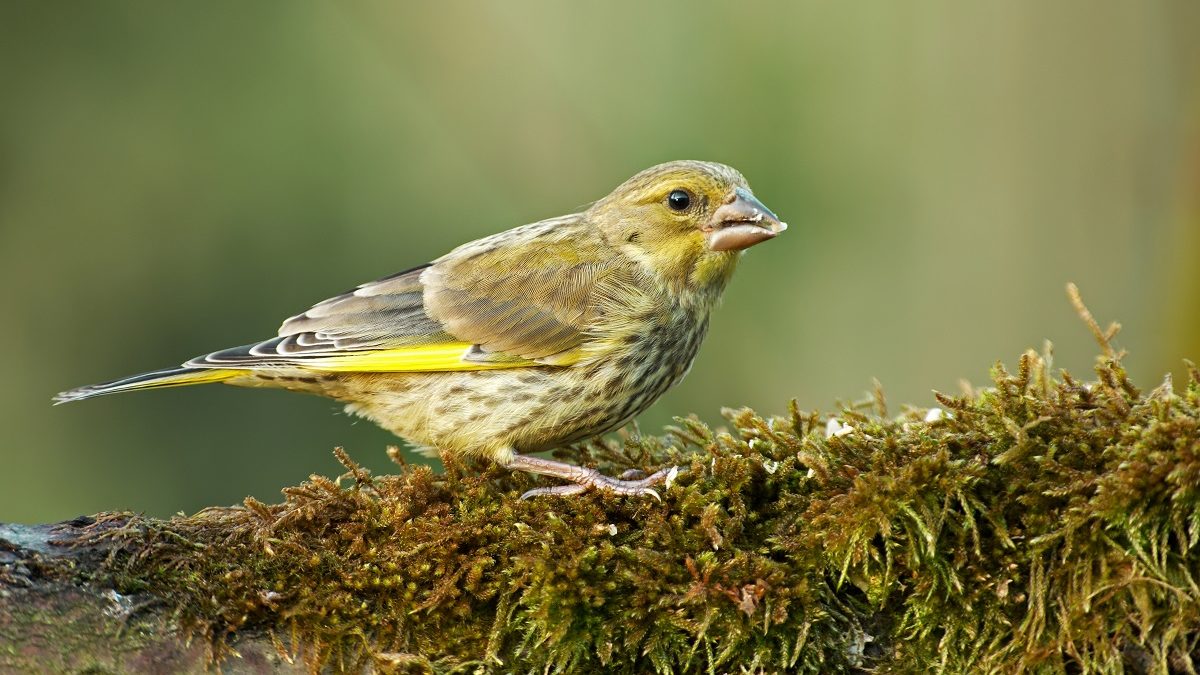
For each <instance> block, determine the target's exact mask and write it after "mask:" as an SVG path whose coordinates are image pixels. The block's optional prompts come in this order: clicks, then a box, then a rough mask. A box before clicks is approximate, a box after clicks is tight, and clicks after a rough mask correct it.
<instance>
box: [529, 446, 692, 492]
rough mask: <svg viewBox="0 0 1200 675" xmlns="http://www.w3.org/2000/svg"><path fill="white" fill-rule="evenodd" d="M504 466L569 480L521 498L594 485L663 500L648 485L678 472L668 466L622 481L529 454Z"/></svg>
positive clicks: (577, 490)
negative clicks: (634, 478) (643, 476)
mask: <svg viewBox="0 0 1200 675" xmlns="http://www.w3.org/2000/svg"><path fill="white" fill-rule="evenodd" d="M507 466H508V468H510V469H520V470H521V471H528V472H529V473H536V474H539V475H542V476H553V477H554V478H561V479H563V480H568V481H571V483H572V484H571V485H557V486H555V487H544V488H534V489H533V490H530V491H528V492H526V493H525V494H523V495H521V499H529V498H530V497H537V496H539V495H577V494H579V493H581V492H586V491H587V490H590V489H592V488H595V489H597V490H605V491H607V492H613V493H616V494H619V495H649V496H651V497H654V498H655V499H657V500H659V501H662V498H661V497H659V496H658V492H656V491H655V490H653V489H652V488H651V487H650V486H651V485H657V484H658V483H662V482H663V481H666V480H667V479H668V477H669V476H670V475H671V474H672V473H678V471H679V469H678V468H677V467H671V468H669V469H663V470H662V471H659V472H657V473H655V474H653V475H650V476H647V477H646V478H643V479H641V480H621V479H619V478H610V477H609V476H605V475H604V474H602V473H600V472H599V471H597V470H595V469H588V468H586V467H582V466H575V465H574V464H567V463H566V462H558V461H555V460H553V459H543V458H541V457H530V456H529V455H515V456H514V457H513V458H512V460H511V461H510V462H508V464H507ZM626 473H628V472H626Z"/></svg>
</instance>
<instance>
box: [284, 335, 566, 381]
mask: <svg viewBox="0 0 1200 675" xmlns="http://www.w3.org/2000/svg"><path fill="white" fill-rule="evenodd" d="M470 348H471V343H469V342H446V343H442V344H435V345H421V346H418V347H395V348H393V349H380V350H378V351H363V352H349V353H345V354H338V355H336V356H323V357H315V358H306V359H304V360H303V362H300V363H297V364H296V365H299V366H301V367H303V368H306V369H309V370H322V371H327V372H333V373H419V372H435V371H450V370H495V369H497V368H521V367H525V366H539V365H543V364H541V363H538V362H537V361H529V360H526V359H512V360H511V361H509V360H505V361H488V362H481V361H466V360H464V359H463V356H464V355H465V354H466V353H467V351H468V350H469V349H470Z"/></svg>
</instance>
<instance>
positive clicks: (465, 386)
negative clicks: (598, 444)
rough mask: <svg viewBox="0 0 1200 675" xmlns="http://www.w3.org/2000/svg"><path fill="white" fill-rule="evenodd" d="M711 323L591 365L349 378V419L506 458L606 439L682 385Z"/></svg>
mask: <svg viewBox="0 0 1200 675" xmlns="http://www.w3.org/2000/svg"><path fill="white" fill-rule="evenodd" d="M707 324H708V321H707V317H702V318H696V319H694V318H693V317H691V316H688V315H680V314H677V315H676V321H673V322H667V323H664V324H660V325H658V326H656V327H655V328H654V329H652V330H650V331H648V332H647V333H645V334H640V335H637V336H635V337H632V338H630V339H628V340H627V341H626V342H625V343H624V344H621V345H620V346H618V347H617V348H615V349H613V350H612V351H611V352H610V353H609V354H607V355H606V356H605V357H603V358H600V359H597V360H595V361H593V362H591V363H588V364H586V365H577V366H570V367H553V366H544V367H537V368H514V369H511V370H486V371H469V372H454V373H444V372H443V373H376V374H371V373H360V374H354V375H350V376H347V378H348V379H347V380H345V381H344V382H343V383H342V384H343V385H344V386H345V389H346V391H345V392H344V393H343V395H342V396H338V397H337V398H342V399H343V400H351V401H354V402H353V403H350V404H349V405H347V410H348V411H350V412H353V413H356V414H359V415H362V416H364V417H367V418H369V419H371V420H373V421H375V422H376V423H378V424H379V425H380V426H382V427H384V428H386V429H388V430H390V431H392V432H393V433H396V434H397V435H399V436H401V437H403V438H405V439H407V440H409V441H412V442H414V443H419V444H423V445H428V446H433V447H435V448H437V449H439V450H443V451H450V452H463V453H470V454H484V455H491V456H495V457H497V458H498V459H502V458H503V456H505V455H508V454H510V453H512V452H537V451H540V450H547V449H550V448H554V447H559V446H562V445H565V444H567V443H572V442H576V441H580V440H584V439H587V438H591V437H594V436H597V435H599V434H602V433H604V432H606V431H610V430H612V429H615V428H617V427H619V426H621V425H622V424H624V423H626V422H628V421H629V420H630V419H632V418H633V417H634V416H636V415H637V414H638V413H640V412H642V411H643V410H645V409H646V408H648V407H649V406H650V404H652V403H653V402H654V401H655V400H657V399H658V397H659V396H661V395H662V394H663V393H664V392H666V391H667V390H668V389H670V388H671V387H672V386H674V385H675V384H676V383H678V382H679V380H681V379H682V378H683V376H684V375H685V374H686V373H687V371H688V369H689V368H690V367H691V363H692V360H693V358H694V357H695V356H696V352H697V350H698V349H699V346H700V342H701V340H702V339H703V337H704V333H705V330H706V328H707Z"/></svg>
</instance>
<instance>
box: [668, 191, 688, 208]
mask: <svg viewBox="0 0 1200 675" xmlns="http://www.w3.org/2000/svg"><path fill="white" fill-rule="evenodd" d="M691 203H692V196H691V195H689V194H688V193H687V191H686V190H672V191H671V194H669V195H667V204H669V205H670V206H671V208H672V209H675V210H676V211H682V210H684V209H686V208H687V207H688V206H690V205H691Z"/></svg>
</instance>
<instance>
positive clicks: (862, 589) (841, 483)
mask: <svg viewBox="0 0 1200 675" xmlns="http://www.w3.org/2000/svg"><path fill="white" fill-rule="evenodd" d="M1072 300H1073V302H1075V303H1076V305H1077V307H1078V308H1079V309H1080V313H1081V315H1082V316H1083V317H1084V319H1085V321H1086V322H1087V323H1088V325H1089V327H1090V328H1091V329H1092V330H1093V332H1094V333H1095V335H1096V338H1097V341H1098V342H1099V343H1100V345H1101V349H1102V352H1103V354H1102V356H1100V357H1099V359H1098V361H1097V365H1096V374H1097V379H1096V380H1095V381H1093V382H1090V383H1084V382H1081V381H1078V380H1076V379H1075V378H1074V377H1072V376H1071V375H1069V374H1068V373H1066V372H1057V373H1056V372H1055V371H1054V370H1053V369H1052V363H1051V354H1050V351H1049V348H1047V350H1046V351H1045V352H1044V353H1041V354H1038V353H1034V352H1027V353H1026V354H1023V355H1022V356H1021V357H1020V359H1019V361H1018V363H1017V367H1016V372H1009V371H1008V370H1007V369H1005V368H1004V367H1003V366H1001V365H997V366H995V368H994V369H993V384H992V386H991V387H988V388H984V389H979V390H977V391H972V392H970V393H968V394H964V395H961V396H951V395H944V394H938V395H937V397H936V398H937V401H938V403H939V405H940V407H937V408H931V409H919V408H909V409H906V410H904V412H903V413H901V414H900V415H889V414H888V412H887V409H886V405H885V403H884V399H883V395H882V392H881V391H877V392H876V394H875V395H874V396H872V397H871V398H870V399H869V400H868V401H866V402H864V403H863V404H862V405H855V406H849V407H847V408H846V409H843V410H841V411H839V412H837V413H836V414H834V415H823V414H819V413H815V412H806V411H802V410H800V409H799V408H797V407H796V405H795V403H794V402H793V404H792V405H790V406H789V408H788V413H787V414H786V415H783V416H778V417H763V416H760V415H758V414H756V413H755V412H754V411H751V410H746V409H744V410H731V411H726V418H727V419H728V421H729V429H728V430H715V429H711V428H709V427H707V426H705V425H704V424H702V423H700V422H699V421H697V420H695V419H681V420H679V424H678V426H677V427H673V428H669V429H668V430H667V433H666V435H665V436H662V437H643V436H640V435H638V434H637V433H636V432H633V433H626V434H624V435H623V436H622V437H621V438H620V439H618V440H613V441H608V442H602V443H596V444H592V445H588V446H579V447H573V448H569V449H567V450H564V451H562V452H561V453H560V454H561V455H563V456H565V458H567V459H569V460H571V461H575V462H581V463H585V464H590V465H594V466H598V467H600V468H601V469H603V470H604V471H606V472H610V473H619V472H620V471H622V470H625V469H628V468H640V469H651V468H655V467H660V466H664V465H669V464H678V465H680V466H685V467H687V471H686V472H685V473H682V474H681V475H680V476H679V478H678V479H677V480H676V481H675V483H674V484H673V485H672V486H670V487H669V488H668V489H666V490H664V491H663V492H662V494H663V503H657V502H654V501H653V500H635V499H627V498H618V497H612V496H608V495H603V494H587V495H584V496H579V497H573V498H565V499H564V498H541V499H535V500H531V501H521V500H519V499H518V495H520V494H521V493H522V492H523V491H524V490H526V489H528V488H530V487H533V486H534V485H535V483H536V480H537V479H535V478H532V477H530V476H527V475H524V474H512V473H509V472H505V471H502V470H500V469H497V468H494V467H484V466H469V467H465V466H461V465H459V464H456V463H454V462H450V463H449V464H448V465H447V470H446V472H445V474H444V475H438V474H434V473H433V472H432V471H430V470H429V469H428V468H426V467H421V466H402V467H401V468H400V470H399V472H398V473H397V474H396V475H392V476H372V475H370V474H369V473H368V472H367V471H366V470H364V469H362V468H361V467H359V466H358V465H356V464H355V463H354V462H353V461H352V460H351V459H350V458H349V457H348V456H347V455H346V454H345V453H343V452H340V451H338V453H337V458H338V460H339V461H340V462H341V463H342V464H343V465H344V466H345V468H346V473H345V474H343V475H341V476H339V477H337V478H325V477H322V476H312V477H311V479H310V480H309V481H308V482H306V483H304V484H302V485H300V486H297V487H294V488H288V489H286V490H284V491H283V492H284V501H283V502H282V503H279V504H263V503H260V502H258V501H255V500H253V499H247V500H246V503H245V505H244V506H239V507H233V508H211V509H206V510H204V511H201V512H200V513H198V514H196V515H193V516H187V517H182V516H181V517H176V518H172V519H169V520H155V519H150V518H144V517H141V516H137V515H134V514H129V513H106V514H100V515H98V516H96V517H94V518H88V519H81V520H77V521H73V522H72V523H66V524H63V525H60V526H58V527H57V528H54V529H53V530H52V529H50V528H41V529H37V528H33V529H17V528H11V527H10V528H8V529H0V670H3V669H4V668H17V669H20V668H29V667H34V668H37V667H39V666H46V665H47V664H50V666H49V668H48V669H49V670H59V669H67V668H72V669H81V668H83V667H86V666H89V665H91V666H93V667H97V668H100V669H101V670H100V671H93V672H103V669H109V670H113V671H125V670H128V671H140V672H157V671H156V670H155V668H156V667H160V666H161V665H162V664H163V663H169V664H170V667H169V668H168V669H169V670H176V671H179V670H186V669H189V668H190V669H194V670H203V669H204V668H205V667H206V666H208V665H210V664H211V665H214V666H216V667H219V668H221V669H223V670H225V671H226V672H277V671H287V670H296V671H306V670H312V671H317V670H332V671H342V670H348V671H358V670H375V671H381V672H437V673H448V672H472V673H475V672H547V671H550V672H554V671H561V672H566V671H578V672H596V671H597V670H606V671H614V672H646V671H657V672H663V673H678V672H705V673H707V672H838V671H848V670H855V669H861V670H864V671H865V670H868V669H874V670H878V671H883V672H918V671H921V672H924V671H928V670H942V671H945V672H968V671H969V672H1005V673H1007V672H1016V671H1020V670H1023V669H1027V670H1031V671H1038V672H1043V671H1045V672H1079V671H1084V672H1091V671H1106V672H1107V671H1113V670H1119V669H1122V668H1124V669H1126V670H1128V671H1130V672H1180V673H1195V672H1196V671H1197V669H1198V668H1200V646H1198V645H1200V371H1198V370H1197V369H1196V368H1195V367H1194V366H1192V365H1191V364H1189V373H1190V377H1189V381H1188V382H1187V384H1186V387H1185V388H1184V390H1183V391H1182V392H1178V393H1177V392H1176V391H1175V390H1174V388H1173V387H1172V384H1171V382H1170V380H1169V379H1168V380H1167V381H1165V382H1164V383H1163V384H1162V385H1161V386H1159V387H1158V388H1156V389H1154V390H1153V391H1150V392H1148V393H1143V392H1141V391H1140V390H1139V389H1138V388H1137V387H1135V386H1134V385H1133V384H1132V383H1131V382H1130V381H1129V379H1128V378H1127V377H1126V374H1125V371H1124V369H1123V367H1122V365H1121V353H1120V352H1118V351H1117V350H1115V349H1114V348H1113V347H1112V344H1111V342H1112V339H1113V337H1114V336H1115V334H1116V329H1115V328H1110V329H1108V330H1101V329H1100V328H1099V325H1098V324H1096V322H1095V320H1094V319H1092V318H1091V315H1090V313H1087V311H1086V308H1085V307H1083V304H1082V301H1079V300H1078V292H1077V291H1072ZM394 456H395V457H398V454H394ZM70 621H82V622H85V624H86V626H87V630H88V631H91V630H95V631H97V634H99V635H103V636H105V637H104V638H103V639H84V638H81V637H79V631H78V629H77V628H74V627H73V626H72V627H69V626H68V623H69V622H70ZM90 634H91V633H88V635H90ZM152 659H159V660H158V661H154V660H152ZM164 659H165V660H164ZM59 666H61V668H59Z"/></svg>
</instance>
